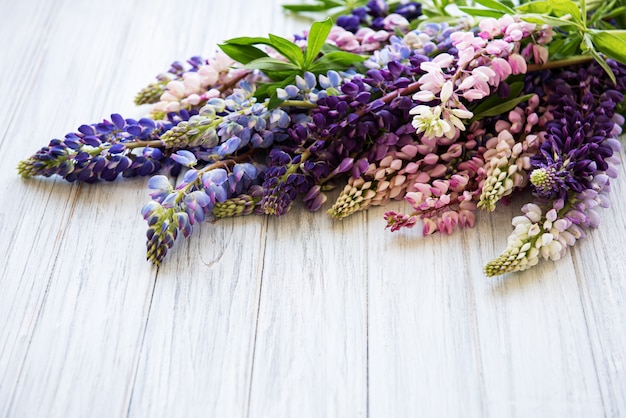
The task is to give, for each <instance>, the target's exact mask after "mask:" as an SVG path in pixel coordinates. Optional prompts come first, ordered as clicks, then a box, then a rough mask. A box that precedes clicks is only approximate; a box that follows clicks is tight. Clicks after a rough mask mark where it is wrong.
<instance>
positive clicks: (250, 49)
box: [218, 43, 269, 64]
mask: <svg viewBox="0 0 626 418" xmlns="http://www.w3.org/2000/svg"><path fill="white" fill-rule="evenodd" d="M218 46H219V47H220V48H221V50H222V51H224V53H225V54H226V55H228V56H229V57H231V58H232V59H234V60H235V61H237V62H240V63H242V64H247V63H249V62H250V61H254V60H255V59H258V58H269V55H267V54H266V53H265V52H263V51H261V50H260V49H259V48H256V47H254V46H251V45H236V44H228V43H227V44H220V45H218Z"/></svg>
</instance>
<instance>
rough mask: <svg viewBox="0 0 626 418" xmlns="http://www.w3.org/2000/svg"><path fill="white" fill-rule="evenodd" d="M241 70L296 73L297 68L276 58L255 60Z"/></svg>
mask: <svg viewBox="0 0 626 418" xmlns="http://www.w3.org/2000/svg"><path fill="white" fill-rule="evenodd" d="M243 68H246V69H248V70H261V71H297V70H298V67H297V66H295V65H293V64H292V63H290V62H285V61H281V60H279V59H276V58H270V57H264V58H257V59H255V60H253V61H250V62H249V63H247V64H246V65H245V66H244V67H243Z"/></svg>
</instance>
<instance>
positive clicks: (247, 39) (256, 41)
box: [224, 36, 270, 45]
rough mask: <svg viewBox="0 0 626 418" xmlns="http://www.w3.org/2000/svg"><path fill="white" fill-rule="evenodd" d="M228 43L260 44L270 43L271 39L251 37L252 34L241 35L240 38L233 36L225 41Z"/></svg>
mask: <svg viewBox="0 0 626 418" xmlns="http://www.w3.org/2000/svg"><path fill="white" fill-rule="evenodd" d="M224 42H225V43H227V44H234V45H258V44H266V45H269V44H270V40H269V39H267V38H262V37H258V36H257V37H250V36H240V37H239V38H232V39H229V40H227V41H224Z"/></svg>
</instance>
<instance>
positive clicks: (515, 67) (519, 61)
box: [508, 54, 527, 74]
mask: <svg viewBox="0 0 626 418" xmlns="http://www.w3.org/2000/svg"><path fill="white" fill-rule="evenodd" d="M508 60H509V65H510V66H511V72H512V73H513V74H526V70H527V67H526V60H525V59H524V57H522V56H521V55H520V54H511V55H509V58H508Z"/></svg>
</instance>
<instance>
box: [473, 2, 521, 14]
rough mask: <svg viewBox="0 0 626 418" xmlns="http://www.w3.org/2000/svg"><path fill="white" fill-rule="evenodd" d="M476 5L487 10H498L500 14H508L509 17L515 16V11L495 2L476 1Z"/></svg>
mask: <svg viewBox="0 0 626 418" xmlns="http://www.w3.org/2000/svg"><path fill="white" fill-rule="evenodd" d="M476 3H478V4H481V5H483V6H485V7H486V8H487V9H491V10H498V11H500V12H503V13H508V14H511V15H512V14H515V10H513V9H512V8H510V7H508V6H506V5H505V4H503V3H502V2H500V1H497V0H476Z"/></svg>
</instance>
